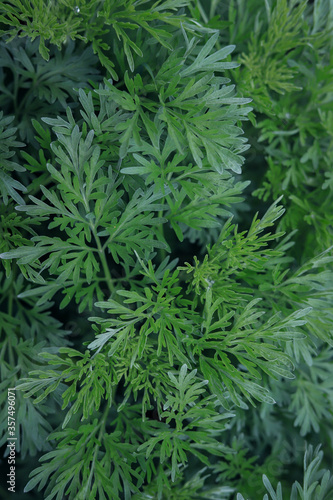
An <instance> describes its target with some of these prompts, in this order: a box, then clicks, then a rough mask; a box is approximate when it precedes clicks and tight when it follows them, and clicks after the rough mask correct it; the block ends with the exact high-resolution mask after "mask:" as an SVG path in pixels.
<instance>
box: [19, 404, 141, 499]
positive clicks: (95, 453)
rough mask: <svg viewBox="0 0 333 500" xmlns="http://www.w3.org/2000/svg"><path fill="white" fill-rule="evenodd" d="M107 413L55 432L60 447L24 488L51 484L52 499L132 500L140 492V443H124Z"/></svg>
mask: <svg viewBox="0 0 333 500" xmlns="http://www.w3.org/2000/svg"><path fill="white" fill-rule="evenodd" d="M107 415H108V408H107V410H106V411H105V413H104V415H103V416H102V418H100V420H98V419H97V418H96V419H94V420H93V421H92V422H91V423H87V424H85V425H80V426H79V427H78V429H72V428H66V429H64V430H62V431H59V432H54V433H53V434H51V435H50V436H49V439H54V440H56V441H58V444H57V447H56V449H55V450H54V451H51V452H49V453H46V454H45V455H43V456H42V457H41V458H40V462H41V463H42V465H41V466H40V467H38V468H37V469H35V470H34V471H33V472H32V473H31V474H30V477H31V479H30V481H29V482H28V484H27V485H26V487H25V489H24V491H25V492H28V491H31V490H32V489H33V488H34V487H36V486H37V485H39V486H38V490H41V489H42V488H44V487H45V485H46V484H47V488H46V493H47V494H48V497H49V498H50V499H51V498H54V497H56V498H58V499H60V498H63V497H64V496H68V498H70V499H71V500H74V499H76V500H85V499H86V498H88V497H90V498H101V499H104V500H106V498H112V499H114V500H121V498H125V499H126V500H129V499H130V498H131V494H132V493H134V492H138V488H139V487H140V486H141V484H142V482H143V477H142V476H143V472H142V468H141V467H136V462H137V458H136V453H135V452H136V446H135V445H133V444H131V443H127V442H124V441H123V440H122V436H121V431H116V430H115V431H114V432H111V433H108V432H107V431H106V429H105V427H106V423H107ZM123 492H124V497H123V496H122V494H123Z"/></svg>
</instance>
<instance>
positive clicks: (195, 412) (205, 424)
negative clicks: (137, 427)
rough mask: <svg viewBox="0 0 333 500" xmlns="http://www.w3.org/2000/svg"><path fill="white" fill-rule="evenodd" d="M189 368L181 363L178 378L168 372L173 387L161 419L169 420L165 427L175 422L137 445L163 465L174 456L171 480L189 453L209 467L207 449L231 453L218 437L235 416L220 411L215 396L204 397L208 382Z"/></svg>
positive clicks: (211, 451) (186, 459)
mask: <svg viewBox="0 0 333 500" xmlns="http://www.w3.org/2000/svg"><path fill="white" fill-rule="evenodd" d="M187 370H188V368H187V365H186V364H184V365H182V367H181V368H180V371H179V376H178V379H177V378H176V377H175V375H174V373H172V372H168V377H169V386H170V390H169V394H168V396H167V399H166V402H165V404H164V406H163V413H162V414H161V418H165V419H166V423H165V424H164V425H165V427H166V426H167V425H168V424H169V423H170V422H173V421H174V424H173V425H172V427H171V428H170V427H169V426H168V427H167V428H166V429H165V430H164V431H161V429H160V430H159V432H158V433H157V432H156V435H155V436H153V437H151V438H149V439H147V440H146V442H145V443H143V444H142V445H141V446H139V448H138V451H143V450H145V452H146V459H148V458H150V457H158V458H159V459H160V463H161V464H163V463H164V461H165V460H166V459H168V458H169V459H171V479H172V481H175V479H176V477H177V476H178V475H179V465H180V464H182V465H185V464H186V463H187V461H188V456H187V454H188V453H190V454H192V455H194V456H195V457H197V458H198V459H199V460H200V461H202V462H203V463H205V464H206V465H208V466H209V465H210V462H209V460H208V458H207V457H206V455H205V452H209V453H212V454H213V455H215V456H223V455H224V454H225V453H227V452H230V451H231V452H232V450H230V449H229V448H228V447H227V446H225V445H224V444H222V443H221V442H220V441H219V436H220V434H221V422H222V421H223V420H228V419H230V418H232V417H233V416H234V415H233V414H231V413H220V412H219V411H218V406H219V405H218V404H216V397H214V396H213V397H206V398H201V395H202V394H203V393H204V392H205V389H204V387H205V386H206V384H207V383H208V381H207V380H198V377H197V375H196V374H197V370H192V371H191V372H190V373H188V374H187Z"/></svg>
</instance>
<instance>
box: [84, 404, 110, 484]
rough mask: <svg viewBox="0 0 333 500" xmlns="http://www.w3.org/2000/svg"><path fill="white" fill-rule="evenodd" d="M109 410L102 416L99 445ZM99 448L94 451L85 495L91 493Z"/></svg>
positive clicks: (97, 445) (106, 409) (96, 447)
mask: <svg viewBox="0 0 333 500" xmlns="http://www.w3.org/2000/svg"><path fill="white" fill-rule="evenodd" d="M109 410H110V407H109V406H107V407H106V408H105V411H104V413H103V416H102V419H101V422H100V430H99V433H98V438H97V442H98V443H100V442H101V440H102V437H103V434H104V432H105V425H106V420H107V417H108V414H109ZM99 448H100V446H99V444H96V446H95V451H94V456H93V459H92V462H91V466H90V474H89V478H88V481H87V484H86V488H85V494H87V493H88V491H90V485H91V481H92V478H93V475H94V469H95V462H96V459H97V455H98V451H99Z"/></svg>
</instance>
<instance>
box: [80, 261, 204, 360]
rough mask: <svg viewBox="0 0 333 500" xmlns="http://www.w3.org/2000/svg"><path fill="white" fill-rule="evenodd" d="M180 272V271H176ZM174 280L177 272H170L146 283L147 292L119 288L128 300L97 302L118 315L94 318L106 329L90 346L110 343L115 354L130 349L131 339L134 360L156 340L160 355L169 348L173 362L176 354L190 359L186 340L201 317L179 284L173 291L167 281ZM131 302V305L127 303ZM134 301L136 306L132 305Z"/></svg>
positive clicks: (101, 306)
mask: <svg viewBox="0 0 333 500" xmlns="http://www.w3.org/2000/svg"><path fill="white" fill-rule="evenodd" d="M175 273H176V275H178V271H175ZM167 278H169V282H172V278H173V276H172V275H171V276H167V277H166V279H165V281H164V283H163V282H162V284H161V283H158V284H157V285H155V286H152V287H145V288H144V290H143V293H138V292H135V291H127V290H118V291H117V294H118V295H120V296H121V297H125V299H124V304H121V303H120V302H117V301H116V300H114V299H109V300H108V301H107V302H97V303H96V306H97V307H100V308H102V309H106V310H107V313H108V314H109V315H112V316H115V317H112V316H111V317H109V318H107V319H105V318H99V317H92V318H90V320H91V321H94V322H95V323H97V324H100V325H102V332H101V333H99V334H98V335H97V337H96V339H95V340H94V341H93V342H91V343H90V344H89V346H88V348H90V349H98V352H99V351H100V350H101V349H104V346H107V345H110V347H109V351H108V355H109V356H114V355H115V353H117V354H118V355H121V354H124V353H125V352H126V349H127V346H128V343H129V342H130V344H131V347H132V348H133V345H135V344H136V345H137V348H136V349H135V351H134V354H133V358H132V360H131V364H132V365H133V363H134V362H135V360H136V359H137V358H138V359H140V358H141V357H142V356H143V354H144V351H145V348H146V345H147V344H151V343H152V344H153V345H154V346H155V349H156V355H157V356H160V355H161V353H162V351H164V350H165V349H166V351H167V353H168V359H169V363H170V365H171V366H173V364H174V358H175V359H176V360H177V361H178V362H181V363H188V358H187V355H186V353H185V351H184V345H183V344H182V340H183V338H184V336H185V335H186V334H187V335H188V334H190V333H191V332H192V330H193V327H194V323H195V321H196V320H197V315H196V313H194V312H192V311H190V310H189V305H190V301H188V300H186V299H184V298H183V297H182V296H179V295H178V294H177V291H179V288H178V287H175V288H174V290H173V293H169V290H168V288H167V287H165V284H166V283H167ZM163 285H164V286H163ZM125 304H129V305H125ZM131 304H133V305H134V307H132V308H131V307H130V305H131ZM110 341H111V342H110Z"/></svg>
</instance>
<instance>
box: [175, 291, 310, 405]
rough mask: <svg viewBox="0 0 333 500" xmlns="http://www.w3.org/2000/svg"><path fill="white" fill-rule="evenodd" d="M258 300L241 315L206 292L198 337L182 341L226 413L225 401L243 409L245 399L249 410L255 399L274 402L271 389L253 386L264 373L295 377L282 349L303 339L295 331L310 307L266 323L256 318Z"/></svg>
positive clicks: (291, 364) (261, 312)
mask: <svg viewBox="0 0 333 500" xmlns="http://www.w3.org/2000/svg"><path fill="white" fill-rule="evenodd" d="M259 301H260V299H254V300H252V301H250V302H248V303H247V304H246V305H245V303H243V305H242V312H240V313H238V311H237V312H236V313H235V311H229V312H227V313H226V312H224V309H223V298H221V297H219V298H217V299H216V300H215V301H214V300H213V299H212V290H211V288H209V289H208V290H207V292H206V296H205V309H204V311H205V312H204V322H203V328H202V332H201V333H200V334H198V333H197V334H194V335H192V336H191V337H188V338H186V339H184V343H185V344H187V345H189V347H190V349H191V352H192V353H193V355H199V356H200V367H201V371H202V373H203V375H204V377H205V378H206V379H207V380H209V388H210V390H211V391H212V393H214V394H217V396H218V398H219V401H220V403H221V404H222V405H223V406H224V407H225V408H226V409H229V408H230V403H229V402H228V399H229V398H230V400H231V401H232V402H233V403H234V404H236V405H237V406H240V407H244V405H245V402H244V399H243V397H245V400H246V399H247V400H248V401H249V402H250V403H251V404H253V405H255V404H254V401H253V400H254V399H256V400H258V401H264V402H266V403H271V404H272V403H274V399H273V398H272V397H271V396H270V394H269V390H268V389H267V388H266V387H263V386H261V385H259V384H258V383H257V382H255V381H256V380H261V379H262V373H266V374H267V375H268V376H269V377H272V378H273V379H277V378H278V377H283V378H294V375H293V373H292V370H293V368H294V366H293V363H292V361H291V358H290V357H289V356H288V355H287V354H286V353H285V352H284V351H283V347H282V346H283V344H284V343H285V342H288V341H290V340H296V341H297V340H298V339H302V338H304V335H303V333H302V332H299V327H300V326H302V325H304V324H305V322H306V320H305V319H303V317H304V316H306V315H307V314H308V313H309V312H310V311H311V308H305V309H301V310H298V311H295V312H293V313H291V314H290V315H289V316H287V317H285V318H283V317H281V315H280V314H275V315H273V316H272V317H270V318H269V319H268V320H267V321H265V322H264V321H263V320H262V319H260V318H261V317H262V316H263V315H264V314H265V311H264V310H260V309H258V308H257V307H256V306H257V304H258V302H259ZM239 307H240V306H239ZM233 317H234V320H233V322H232V321H231V319H232V318H233ZM215 318H217V319H215ZM281 343H282V346H281ZM245 406H246V405H245Z"/></svg>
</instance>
